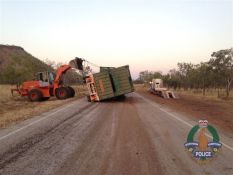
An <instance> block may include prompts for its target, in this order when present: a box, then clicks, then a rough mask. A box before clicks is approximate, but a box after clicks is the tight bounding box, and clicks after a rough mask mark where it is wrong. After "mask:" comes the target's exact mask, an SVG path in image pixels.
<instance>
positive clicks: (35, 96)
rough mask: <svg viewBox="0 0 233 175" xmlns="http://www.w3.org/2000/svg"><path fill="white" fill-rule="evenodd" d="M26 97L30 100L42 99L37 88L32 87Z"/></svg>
mask: <svg viewBox="0 0 233 175" xmlns="http://www.w3.org/2000/svg"><path fill="white" fill-rule="evenodd" d="M28 98H29V100H30V101H41V100H42V93H41V92H40V91H39V90H37V89H32V90H31V91H29V93H28Z"/></svg>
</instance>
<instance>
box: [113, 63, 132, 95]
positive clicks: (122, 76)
mask: <svg viewBox="0 0 233 175" xmlns="http://www.w3.org/2000/svg"><path fill="white" fill-rule="evenodd" d="M110 77H111V78H112V82H113V85H114V87H113V90H114V95H115V96H120V95H124V94H127V93H130V92H133V91H134V87H133V81H132V78H131V75H130V71H129V66H128V65H127V66H122V67H118V68H115V69H111V70H110Z"/></svg>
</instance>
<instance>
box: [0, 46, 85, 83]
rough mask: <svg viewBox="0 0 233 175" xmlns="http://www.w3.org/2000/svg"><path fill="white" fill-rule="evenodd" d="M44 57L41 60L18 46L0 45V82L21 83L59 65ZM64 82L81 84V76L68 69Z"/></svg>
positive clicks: (53, 69) (59, 64) (53, 70)
mask: <svg viewBox="0 0 233 175" xmlns="http://www.w3.org/2000/svg"><path fill="white" fill-rule="evenodd" d="M61 65H62V63H56V62H54V61H50V60H49V59H46V60H45V61H41V60H39V59H37V58H35V57H33V56H32V55H31V54H29V53H27V52H26V51H25V50H24V49H23V48H21V47H18V46H7V45H0V84H21V83H22V82H24V81H29V80H33V79H34V78H35V74H36V73H37V72H43V71H52V72H55V70H56V69H57V68H58V67H59V66H61ZM63 82H64V83H65V84H69V85H71V84H72V85H73V84H82V82H83V80H82V76H80V75H79V74H78V73H77V72H76V71H75V70H69V71H67V73H66V74H65V75H64V77H63Z"/></svg>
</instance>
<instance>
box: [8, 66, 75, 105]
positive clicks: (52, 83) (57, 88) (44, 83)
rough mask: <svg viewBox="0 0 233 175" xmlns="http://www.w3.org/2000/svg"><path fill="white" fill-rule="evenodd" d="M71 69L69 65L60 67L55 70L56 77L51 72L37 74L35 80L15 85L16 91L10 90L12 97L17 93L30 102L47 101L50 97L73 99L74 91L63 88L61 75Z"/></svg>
mask: <svg viewBox="0 0 233 175" xmlns="http://www.w3.org/2000/svg"><path fill="white" fill-rule="evenodd" d="M69 69H71V66H70V65H62V66H60V67H59V68H58V69H57V72H56V76H54V74H53V73H52V72H48V71H46V72H38V73H37V74H36V80H34V81H26V82H23V83H22V85H20V86H19V85H17V88H16V89H11V93H12V95H13V93H14V92H17V93H18V94H19V95H21V96H27V97H28V98H29V100H30V101H42V100H48V99H49V98H50V97H51V96H56V97H57V98H58V99H66V98H69V97H74V95H75V91H74V89H73V88H72V87H70V86H64V85H63V83H62V75H63V74H65V73H66V71H68V70H69Z"/></svg>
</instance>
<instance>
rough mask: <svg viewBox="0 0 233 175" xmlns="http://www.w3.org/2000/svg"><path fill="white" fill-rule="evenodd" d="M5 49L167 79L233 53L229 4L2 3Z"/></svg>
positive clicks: (0, 34) (175, 0) (196, 0)
mask: <svg viewBox="0 0 233 175" xmlns="http://www.w3.org/2000/svg"><path fill="white" fill-rule="evenodd" d="M0 44H9V45H19V46H22V47H23V48H24V49H25V50H27V51H28V52H29V53H31V54H32V55H34V56H35V57H37V58H39V59H42V60H43V59H45V58H48V59H50V60H55V61H57V62H68V61H69V60H70V59H73V58H74V57H75V56H78V57H83V58H86V59H87V60H89V61H91V62H93V63H95V64H97V65H101V66H121V65H125V64H129V65H130V68H131V72H132V74H133V76H134V77H136V76H137V74H138V72H140V71H143V70H154V71H158V70H160V71H163V72H166V71H168V70H169V69H171V68H174V67H176V64H177V62H193V63H199V62H200V61H207V60H208V59H209V57H210V54H211V53H212V52H213V51H217V50H220V49H227V48H230V47H232V46H233V1H231V0H215V1H214V0H163V1H162V0H161V1H156V0H154V1H152V0H134V1H133V0H124V1H123V0H118V1H111V0H109V1H98V0H89V1H88V0H86V1H85V0H77V1H74V0H49V1H48V0H40V1H37V0H34V1H33V0H31V1H29V0H27V1H22V0H0Z"/></svg>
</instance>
